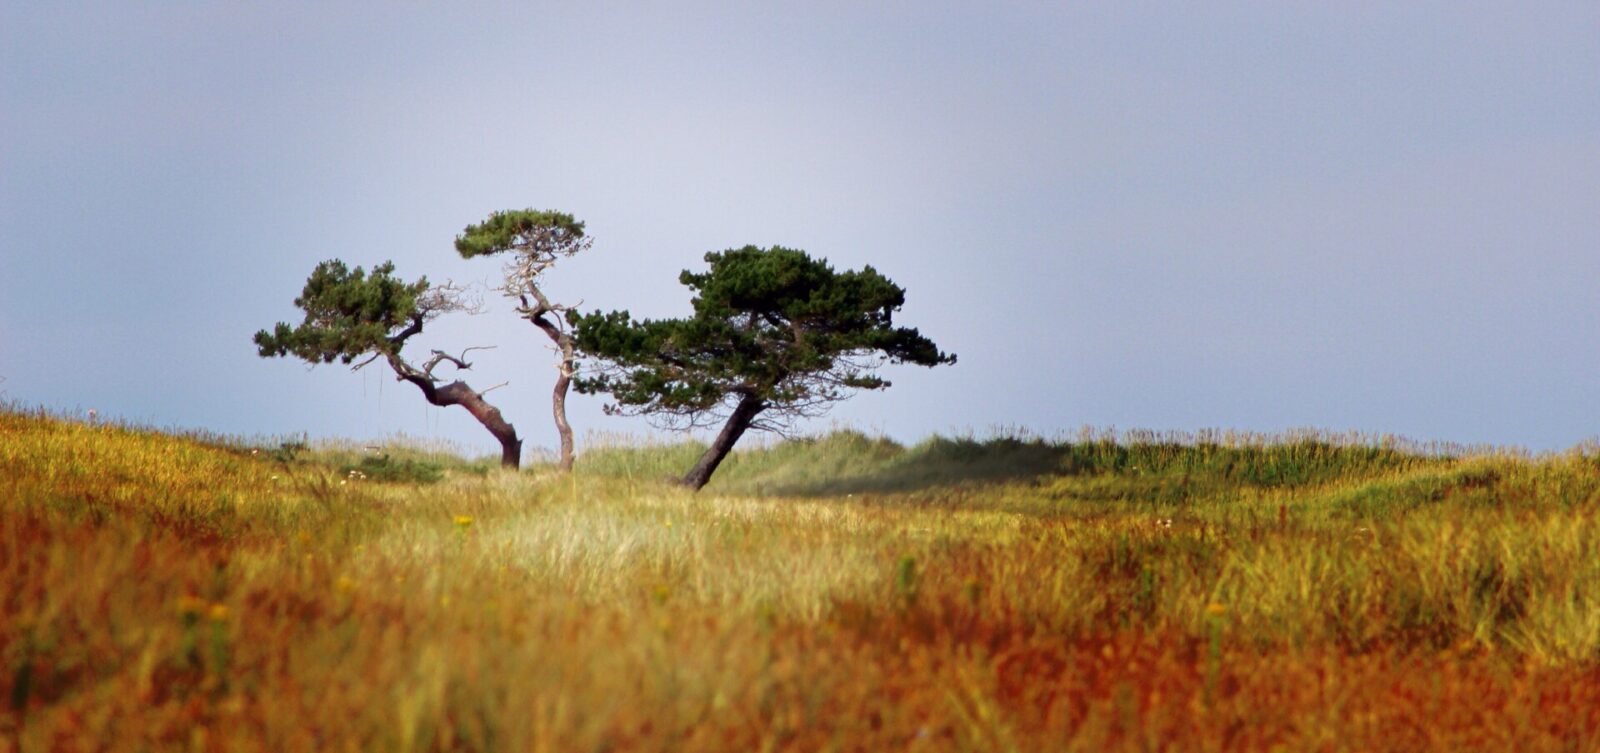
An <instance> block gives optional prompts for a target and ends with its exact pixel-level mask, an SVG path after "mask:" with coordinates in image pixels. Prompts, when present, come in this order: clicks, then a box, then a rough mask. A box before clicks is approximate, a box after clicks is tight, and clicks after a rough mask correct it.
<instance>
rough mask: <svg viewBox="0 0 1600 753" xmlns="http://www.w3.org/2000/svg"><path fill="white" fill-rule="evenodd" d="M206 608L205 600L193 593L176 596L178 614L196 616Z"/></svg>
mask: <svg viewBox="0 0 1600 753" xmlns="http://www.w3.org/2000/svg"><path fill="white" fill-rule="evenodd" d="M205 609H206V600H205V599H202V598H200V597H198V596H195V595H194V594H184V595H182V596H179V597H178V614H181V615H183V616H184V617H198V616H200V613H201V612H204V611H205Z"/></svg>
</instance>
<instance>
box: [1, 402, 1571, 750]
mask: <svg viewBox="0 0 1600 753" xmlns="http://www.w3.org/2000/svg"><path fill="white" fill-rule="evenodd" d="M862 441H867V442H868V444H867V445H861V444H860V443H859V442H858V441H857V440H856V439H852V438H850V437H844V438H836V439H831V440H823V441H821V442H819V443H814V444H813V445H810V446H783V445H780V446H775V447H772V448H768V449H767V450H763V451H762V452H764V453H770V454H768V455H763V454H760V453H753V454H747V455H745V456H744V457H741V458H739V459H738V461H737V463H735V464H734V465H732V466H730V468H729V471H730V474H729V476H728V477H727V478H726V479H725V480H724V481H723V482H722V483H721V484H720V486H721V487H722V490H720V491H719V486H718V485H714V486H713V487H711V488H709V489H708V490H707V493H704V494H702V495H700V496H695V495H690V494H687V493H685V492H683V491H681V490H679V489H676V488H674V487H671V486H668V485H663V484H660V483H657V482H655V481H654V480H653V477H651V476H650V475H649V474H640V473H636V472H632V471H630V470H629V468H634V467H653V466H652V465H651V463H655V464H656V465H661V463H659V462H657V461H652V460H650V458H648V457H645V458H642V459H641V460H640V464H638V465H635V466H630V465H628V463H631V462H634V461H626V462H623V461H621V460H618V459H617V458H616V457H613V458H611V460H610V461H607V462H612V463H613V464H612V465H611V466H610V467H603V466H604V464H603V463H600V462H599V461H598V460H597V459H591V461H590V468H589V469H588V470H586V471H581V472H580V473H579V474H578V475H577V476H575V477H563V476H560V475H558V474H554V473H551V472H549V471H547V470H542V469H536V470H532V471H528V472H524V473H521V474H509V473H503V472H499V471H488V472H483V471H482V470H481V469H477V468H473V467H470V466H467V465H466V464H462V465H461V466H460V467H448V466H447V467H445V469H444V474H445V479H444V480H443V481H439V482H438V483H433V484H408V483H380V482H377V481H375V480H371V479H362V478H359V477H353V476H352V475H351V474H350V473H349V471H348V470H347V469H346V466H347V465H348V458H343V457H340V458H332V457H330V456H327V455H318V454H316V453H311V454H309V455H307V456H304V457H301V458H299V459H297V460H293V461H284V460H279V459H273V458H272V457H271V453H268V452H261V453H257V454H254V455H252V454H251V451H250V450H248V449H239V448H226V447H219V446H212V445H207V444H204V443H201V442H197V441H193V440H187V439H182V438H174V437H169V436H163V435H159V434H151V433H145V432H137V431H130V430H125V429H121V428H117V427H107V426H99V427H90V426H84V425H81V424H75V423H67V422H60V421H55V420H51V419H48V418H45V417H41V416H37V415H28V414H18V413H0V582H3V583H4V584H5V589H4V591H3V596H0V702H3V703H4V704H5V705H4V706H3V707H0V751H47V750H49V751H54V750H166V749H188V750H216V751H224V750H273V751H293V750H306V751H312V750H318V751H320V750H403V751H411V750H424V751H435V750H437V751H444V750H547V751H589V750H595V751H600V750H606V751H676V750H794V751H800V750H808V751H809V750H861V751H868V750H870V751H879V750H930V751H932V750H1019V751H1034V750H1084V751H1094V750H1169V749H1170V750H1327V751H1339V750H1470V749H1478V750H1591V749H1595V748H1596V747H1597V746H1600V529H1597V525H1596V521H1595V512H1596V510H1597V509H1600V462H1597V460H1596V458H1595V457H1594V455H1593V454H1592V453H1582V452H1573V453H1568V454H1566V455H1560V456H1552V457H1547V458H1538V459H1533V458H1526V457H1516V456H1475V457H1471V458H1465V459H1456V458H1451V457H1442V456H1428V455H1406V454H1403V453H1400V454H1394V455H1385V454H1382V453H1377V454H1374V453H1373V452H1369V451H1367V450H1363V449H1361V448H1350V447H1339V446H1333V445H1304V446H1301V445H1294V446H1292V447H1288V448H1287V449H1273V448H1272V447H1266V448H1255V449H1252V448H1248V447H1244V448H1231V449H1230V448H1224V447H1210V446H1188V447H1187V449H1185V447H1183V446H1176V445H1174V446H1166V445H1160V446H1157V445H1151V446H1148V447H1143V449H1141V448H1140V447H1139V446H1131V447H1129V446H1124V447H1123V448H1122V449H1120V450H1119V449H1116V447H1114V446H1113V445H1112V444H1105V445H1099V444H1094V443H1089V444H1081V443H1074V444H1061V445H1050V444H1045V443H1032V444H1028V443H1023V444H1021V445H1018V446H1017V447H1010V446H1007V445H1003V444H994V443H989V444H983V443H976V444H973V445H972V446H966V445H962V444H960V442H954V443H951V444H947V445H939V444H938V443H933V444H931V445H927V446H923V447H920V448H912V449H911V450H904V448H894V447H890V446H887V445H884V444H882V443H873V442H872V441H871V440H862ZM863 447H865V450H863ZM609 451H610V452H613V453H617V452H624V453H625V450H619V449H617V448H613V449H612V450H609ZM639 452H641V453H649V452H662V453H678V454H682V450H681V449H678V448H671V447H667V448H643V449H641V450H639ZM832 452H843V453H855V454H854V455H852V456H851V457H849V458H841V457H833V456H830V455H829V453H832ZM1230 453H1231V454H1230ZM347 454H348V453H347ZM674 457H675V456H674ZM864 457H865V458H868V459H869V460H870V462H868V461H867V460H863V458H864ZM624 460H626V459H624ZM618 463H620V465H618ZM919 463H924V465H919ZM963 463H965V464H966V465H965V466H963ZM739 464H742V466H741V465H739ZM581 467H582V466H581V464H580V468H581ZM740 467H742V468H743V470H739V468H740ZM963 467H966V468H969V469H978V471H977V472H976V473H975V475H974V476H973V477H972V478H976V479H979V480H982V481H983V483H978V482H977V481H970V480H969V481H955V482H952V481H951V480H950V479H951V478H953V477H959V474H956V475H955V476H953V475H952V474H955V470H952V468H954V469H956V470H960V469H961V468H963ZM804 468H840V469H845V470H842V471H840V474H839V475H837V476H833V477H827V478H807V474H806V473H805V472H803V470H797V469H804ZM928 468H936V470H927V469H928ZM807 484H811V485H813V486H827V487H829V491H828V494H829V495H831V496H795V497H786V498H784V497H769V496H755V495H754V494H753V493H752V492H753V491H756V490H758V489H759V488H766V489H768V490H772V489H783V490H788V491H789V492H790V493H799V492H800V491H804V488H803V487H805V485H807Z"/></svg>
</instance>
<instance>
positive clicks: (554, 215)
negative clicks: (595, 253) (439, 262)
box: [456, 209, 593, 471]
mask: <svg viewBox="0 0 1600 753" xmlns="http://www.w3.org/2000/svg"><path fill="white" fill-rule="evenodd" d="M592 242H593V241H591V240H590V239H589V238H587V237H586V236H585V235H584V232H583V223H582V222H579V221H578V220H577V219H575V218H574V217H573V216H572V215H570V214H566V213H564V212H552V211H539V210H535V209H523V210H515V211H505V212H495V213H494V214H491V215H489V218H488V219H486V220H484V221H483V222H480V223H477V224H475V225H468V226H467V228H466V229H465V230H463V231H462V232H461V235H459V236H456V252H457V253H459V254H461V257H462V258H464V259H471V258H473V257H476V256H489V255H499V254H509V255H510V259H509V260H508V261H506V263H505V269H504V275H505V283H504V284H503V285H502V286H501V287H500V292H502V293H504V294H505V295H507V296H509V297H512V298H515V299H517V300H518V301H519V305H518V306H517V308H516V311H517V314H519V315H520V316H521V317H522V318H524V319H526V320H528V321H529V322H531V323H532V324H533V325H534V326H535V327H538V328H539V330H540V331H542V332H544V333H545V335H546V336H547V337H549V338H550V341H551V342H552V343H553V344H554V346H555V349H556V352H557V353H558V357H557V361H556V384H555V392H554V394H553V395H552V396H551V401H550V402H551V409H552V411H553V413H554V414H555V422H556V433H557V434H559V435H560V437H561V459H560V463H561V470H563V471H570V470H572V457H573V442H572V425H571V424H569V423H567V391H568V389H569V387H570V386H571V384H572V376H573V373H574V366H573V356H574V353H573V345H572V334H571V332H569V331H568V327H567V321H566V318H565V316H564V315H565V314H566V312H567V311H568V310H569V307H568V306H565V305H563V304H560V303H552V302H551V301H550V298H549V297H548V296H547V295H546V294H545V292H544V290H543V288H542V286H543V280H544V276H545V273H546V272H547V271H548V270H549V269H550V268H551V267H553V266H555V263H556V261H557V260H559V259H563V258H567V257H570V256H573V255H575V254H578V253H580V252H583V251H585V250H588V248H589V246H590V244H591V243H592Z"/></svg>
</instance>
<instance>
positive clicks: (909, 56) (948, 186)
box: [0, 0, 1600, 451]
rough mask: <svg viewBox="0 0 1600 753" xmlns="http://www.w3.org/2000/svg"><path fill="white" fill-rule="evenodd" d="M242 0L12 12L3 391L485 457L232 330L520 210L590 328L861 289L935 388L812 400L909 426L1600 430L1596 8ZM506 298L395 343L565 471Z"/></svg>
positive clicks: (430, 262)
mask: <svg viewBox="0 0 1600 753" xmlns="http://www.w3.org/2000/svg"><path fill="white" fill-rule="evenodd" d="M260 5H262V6H266V7H263V8H254V9H250V8H244V7H240V6H237V5H235V4H226V3H200V2H161V3H133V2H115V3H104V4H81V3H5V4H4V5H0V375H3V376H4V377H5V378H6V380H7V381H5V382H4V383H3V384H0V391H3V392H4V393H5V396H6V397H7V398H9V399H11V400H14V401H18V402H20V403H22V404H25V405H43V406H48V407H52V408H57V409H87V408H90V407H94V408H97V409H98V410H99V411H100V412H101V413H102V414H106V415H116V416H121V417H124V418H127V419H130V420H134V421H139V422H145V423H152V424H157V425H165V426H180V427H195V428H207V429H211V430H216V431H221V432H229V433H239V434H280V433H289V432H299V431H306V432H309V433H310V434H311V435H312V436H313V437H318V436H346V437H358V438H362V437H372V436H382V435H385V434H388V433H390V432H393V431H396V430H403V431H405V432H408V433H411V434H415V435H420V436H424V437H432V436H440V437H445V438H449V439H452V440H456V441H459V442H461V443H463V444H464V445H466V446H467V447H469V448H471V449H473V450H474V451H477V450H483V451H488V450H490V449H491V448H493V447H494V443H493V441H492V440H491V439H490V437H489V436H488V435H487V434H486V433H484V432H483V431H482V430H481V429H480V428H479V427H478V426H477V425H476V424H475V423H473V422H472V420H471V419H470V417H468V416H467V415H466V414H465V413H464V412H463V411H460V410H459V409H454V410H449V411H440V410H439V409H430V408H427V407H426V405H425V403H424V402H423V401H422V400H421V398H420V396H419V395H418V394H416V392H415V390H414V389H410V388H408V387H407V386H406V385H402V384H397V383H395V382H393V381H392V379H391V378H389V377H386V376H384V375H382V374H381V373H380V372H378V371H377V370H376V368H373V369H369V370H368V371H369V372H370V373H357V374H352V373H349V372H348V371H347V370H344V369H342V368H340V367H338V366H323V367H318V368H316V369H313V370H308V369H307V368H306V367H305V366H304V365H303V364H300V363H298V362H293V361H287V360H281V359H280V360H272V361H265V360H261V359H259V358H257V357H256V354H255V350H254V347H253V345H252V344H251V342H250V336H251V335H252V334H253V333H254V332H255V331H256V330H257V329H260V328H263V327H269V326H271V325H272V324H273V323H275V322H277V321H279V320H290V321H298V318H299V317H298V313H299V312H298V311H297V310H296V309H294V307H293V305H292V303H291V301H292V300H293V298H294V297H295V296H296V295H297V294H298V293H299V290H300V287H301V285H302V284H303V283H304V280H305V277H306V275H307V273H309V272H310V270H311V268H312V267H313V266H314V265H315V264H316V263H317V262H318V261H320V260H323V259H327V258H331V257H339V258H342V259H345V260H346V261H348V262H350V263H352V264H362V265H366V266H370V265H372V264H374V263H378V262H381V261H384V260H386V259H393V260H394V261H395V263H396V265H397V267H398V272H399V273H401V274H402V275H404V276H407V277H414V276H416V275H419V274H426V275H428V277H429V278H430V279H433V280H444V279H447V278H449V279H455V280H457V281H489V280H492V279H493V278H494V277H495V276H496V274H497V265H496V263H495V262H493V261H487V260H478V261H474V262H466V261H462V260H461V259H459V258H458V257H456V255H455V254H454V252H453V250H452V248H451V240H452V238H453V237H454V235H455V234H456V233H457V232H459V231H460V230H461V228H462V227H463V226H464V225H466V224H468V223H470V222H474V221H477V220H479V219H481V218H482V217H483V216H485V215H486V214H488V212H490V211H491V210H495V209H501V208H519V207H530V206H531V207H538V208H557V209H563V210H566V211H570V212H573V213H574V214H576V215H578V216H579V217H580V218H582V219H584V220H586V221H587V222H588V224H589V230H590V232H591V234H592V236H593V237H594V239H595V244H594V247H593V249H592V251H591V252H590V253H589V254H588V256H587V257H586V258H579V259H574V260H572V261H571V263H569V264H565V265H564V266H563V267H562V268H560V269H559V270H558V271H557V272H556V274H555V275H554V276H553V277H552V278H551V280H550V284H549V290H550V292H551V293H552V294H554V296H555V297H557V298H558V299H565V300H569V301H570V300H575V299H582V300H583V301H584V306H585V308H594V307H601V308H607V309H609V308H628V309H631V310H632V311H633V312H634V313H635V314H636V315H651V316H663V315H673V314H678V313H682V312H685V311H687V308H688V303H687V300H688V296H687V294H686V292H685V291H684V289H683V288H682V287H680V286H679V285H678V284H677V281H676V276H677V272H678V271H679V270H681V269H683V268H686V267H697V266H698V265H700V264H701V261H700V258H701V256H702V255H703V254H704V253H705V252H706V251H709V250H717V249H723V248H728V247H733V246H741V245H744V244H746V243H754V244H760V245H768V244H783V245H787V246H793V247H800V248H804V249H807V250H808V251H810V252H812V253H813V254H816V255H820V256H824V257H826V258H828V259H829V260H831V261H832V262H834V264H835V265H836V266H838V267H841V268H846V267H848V268H854V267H859V266H860V265H863V264H868V263H870V264H872V265H874V266H875V267H877V268H878V269H879V270H881V271H883V272H884V273H885V274H887V275H888V276H889V277H890V278H891V279H893V280H895V281H896V282H898V283H900V284H901V285H903V286H904V287H906V288H907V290H908V302H907V305H906V307H905V310H904V311H903V312H902V321H903V322H904V323H906V324H909V325H911V326H916V327H918V328H920V329H921V330H922V331H923V332H924V333H925V334H927V335H929V336H930V337H932V338H933V339H934V340H935V341H936V342H938V343H939V344H940V345H941V346H942V347H943V348H944V349H945V350H948V351H953V352H955V353H958V354H959V355H960V359H961V360H960V363H959V364H957V365H956V366H954V367H947V368H940V369H935V370H923V369H909V368H908V369H904V370H894V371H893V372H892V373H891V375H890V376H891V377H892V378H893V379H894V381H895V382H896V384H895V385H894V387H892V388H891V389H889V390H887V391H885V392H881V393H869V394H863V395H860V396H858V397H856V398H855V399H853V400H851V401H849V402H847V403H845V404H843V405H841V406H839V407H838V408H837V409H836V410H835V412H834V413H833V415H832V418H833V419H836V420H838V421H840V422H843V423H846V424H850V425H854V426H857V427H859V428H862V429H866V430H868V431H881V432H885V433H888V434H889V435H891V436H894V437H896V438H899V439H902V440H916V439H919V438H921V437H924V436H926V435H928V434H929V433H932V432H945V431H951V430H963V429H967V428H971V429H976V430H978V431H979V432H980V433H981V432H982V431H984V430H985V429H986V428H987V427H992V426H997V425H1022V426H1027V427H1031V428H1033V429H1035V430H1038V431H1040V432H1043V433H1046V434H1049V433H1052V432H1056V431H1060V430H1070V429H1074V428H1076V427H1078V426H1081V425H1085V424H1087V425H1094V426H1102V427H1103V426H1109V425H1114V426H1117V427H1120V428H1133V427H1142V428H1152V429H1159V430H1193V429H1197V428H1206V427H1223V428H1236V429H1246V430H1257V431H1280V430H1283V429H1288V428H1293V427H1320V428H1323V429H1329V430H1341V431H1342V430H1359V431H1366V432H1376V433H1397V434H1401V435H1405V436H1409V437H1413V438H1416V439H1423V440H1446V441H1457V442H1468V443H1479V442H1488V443H1496V444H1514V445H1524V446H1529V447H1533V448H1539V449H1547V448H1563V447H1567V446H1570V445H1572V444H1574V443H1577V442H1579V441H1581V440H1584V439H1585V438H1588V437H1592V436H1594V435H1596V434H1597V433H1600V298H1597V294H1596V289H1597V284H1600V4H1596V3H1594V2H1592V0H1585V1H1584V2H1572V3H1548V2H1506V3H1499V4H1487V3H1463V2H1439V3H1423V2H1406V3H1294V2H1259V3H1203V4H1194V3H1186V4H1173V5H1160V4H1153V3H1127V2H1113V3H1104V4H1099V5H1094V6H1088V5H1079V4H1072V5H1073V8H1072V9H1067V8H1064V7H1059V6H1066V5H1068V4H1064V3H1063V4H1043V3H1012V4H1005V3H1000V4H996V3H974V4H970V5H956V4H934V3H906V4H861V3H801V4H793V5H795V6H797V7H795V8H790V9H787V10H773V9H757V7H756V6H755V5H754V4H742V3H741V4H734V3H729V4H720V5H694V4H680V3H671V4H668V3H653V4H648V5H635V6H629V7H623V6H620V5H613V4H601V3H570V4H564V5H563V6H559V7H544V8H533V7H531V4H525V3H515V4H505V5H481V4H448V5H443V6H442V7H440V8H422V7H416V6H418V5H420V4H394V3H366V4H356V3H339V2H332V3H330V2H280V3H264V4H260ZM468 5H471V10H470V11H468V10H464V8H466V7H467V6H468ZM601 6H605V7H601ZM490 303H491V310H490V311H489V313H487V314H485V315H482V316H479V317H474V318H458V319H454V320H441V321H440V322H439V325H441V326H438V327H436V328H435V329H436V331H432V332H430V333H429V337H428V339H427V342H426V343H421V344H422V345H425V346H434V347H449V348H452V349H455V348H460V347H462V346H465V345H476V344H498V345H499V346H500V347H499V349H498V350H496V351H492V352H490V353H486V354H484V355H483V356H482V357H480V358H479V359H477V366H476V368H475V370H474V372H473V373H472V374H471V376H472V378H471V380H469V381H471V382H473V383H474V384H475V385H476V386H478V387H480V388H481V387H484V386H487V385H490V384H494V383H497V382H500V381H504V380H510V382H511V384H510V385H509V386H508V387H506V388H503V389H500V390H497V391H495V392H494V393H492V396H493V397H494V398H495V399H496V402H497V403H499V404H500V405H501V407H502V408H503V409H504V410H505V412H506V414H507V416H508V417H509V418H510V419H511V420H513V421H514V422H515V423H516V425H517V427H518V428H519V429H520V430H521V431H522V432H523V433H524V435H525V436H526V438H527V440H528V443H529V444H530V445H545V446H550V445H553V444H554V431H553V429H552V428H551V426H550V420H549V399H548V392H549V389H550V384H551V382H552V378H553V371H552V369H551V367H550V365H549V364H550V354H549V353H548V352H547V351H546V350H545V349H544V347H543V343H542V342H541V340H542V337H541V335H539V334H538V333H537V332H536V331H535V330H534V329H533V328H532V327H530V326H528V325H526V324H525V323H523V322H520V321H518V320H516V319H515V317H514V316H512V315H511V314H510V313H509V311H508V307H507V306H505V305H504V304H503V303H501V302H500V301H498V300H494V299H490ZM422 352H425V350H423V351H422ZM599 405H600V401H599V400H598V399H594V398H585V397H578V398H576V399H575V400H574V401H573V405H572V412H573V419H574V423H575V424H576V425H577V427H578V428H579V430H580V431H582V430H585V429H604V430H615V431H642V430H644V429H645V428H646V427H645V425H644V424H642V423H632V422H629V421H625V420H622V419H613V418H606V417H604V416H602V415H601V414H600V410H599ZM828 425H829V421H827V420H824V421H822V422H819V423H816V424H813V425H811V428H813V429H826V428H827V427H828Z"/></svg>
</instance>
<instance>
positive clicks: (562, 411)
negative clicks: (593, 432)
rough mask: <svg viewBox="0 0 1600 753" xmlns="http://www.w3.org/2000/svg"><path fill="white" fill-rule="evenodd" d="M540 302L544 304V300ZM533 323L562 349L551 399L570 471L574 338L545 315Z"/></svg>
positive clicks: (564, 465)
mask: <svg viewBox="0 0 1600 753" xmlns="http://www.w3.org/2000/svg"><path fill="white" fill-rule="evenodd" d="M540 302H541V304H542V303H543V298H541V299H540ZM533 323H534V324H535V325H538V327H539V329H542V330H544V333H545V334H546V335H549V336H550V339H551V340H553V341H555V344H556V347H558V348H560V349H561V363H559V364H557V365H556V371H557V373H558V374H559V376H557V377H556V389H555V394H554V395H553V396H552V397H551V399H550V407H551V410H552V411H553V412H554V413H555V418H556V433H557V434H559V435H561V470H563V471H570V470H572V454H573V449H572V424H569V423H567V390H568V389H570V388H571V386H572V360H573V351H572V337H571V336H570V335H568V334H567V333H565V332H562V331H561V330H560V329H558V328H556V326H555V325H554V324H551V323H550V320H548V319H546V318H544V315H543V314H541V315H539V316H536V317H534V318H533Z"/></svg>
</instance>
